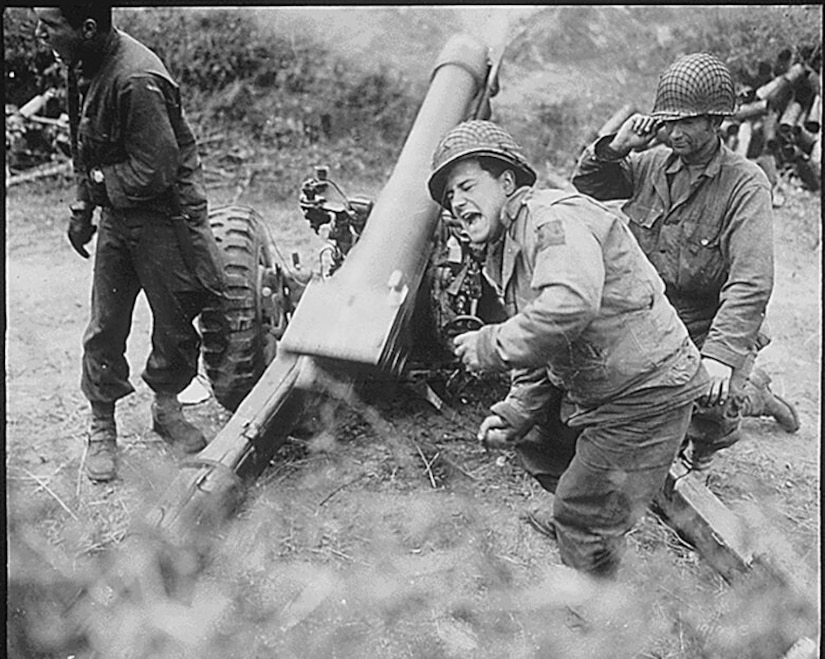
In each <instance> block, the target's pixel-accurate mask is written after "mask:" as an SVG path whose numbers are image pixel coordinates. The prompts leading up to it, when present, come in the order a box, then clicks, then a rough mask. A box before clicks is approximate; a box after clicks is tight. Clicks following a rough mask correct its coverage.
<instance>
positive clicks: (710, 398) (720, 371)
mask: <svg viewBox="0 0 825 659" xmlns="http://www.w3.org/2000/svg"><path fill="white" fill-rule="evenodd" d="M702 366H704V367H705V370H706V371H707V372H708V375H709V376H710V386H709V387H708V390H707V393H705V394H704V395H702V397H701V398H699V402H700V403H701V404H702V405H704V406H706V407H711V406H713V405H724V404H725V403H726V402H727V400H728V396H729V395H730V379H731V376H733V369H732V368H731V367H730V366H728V365H727V364H723V363H722V362H720V361H716V360H715V359H711V358H710V357H702Z"/></svg>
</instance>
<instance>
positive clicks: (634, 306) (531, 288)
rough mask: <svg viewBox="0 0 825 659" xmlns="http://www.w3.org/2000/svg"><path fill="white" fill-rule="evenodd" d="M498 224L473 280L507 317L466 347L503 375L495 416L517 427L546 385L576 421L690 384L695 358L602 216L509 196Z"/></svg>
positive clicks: (566, 199) (588, 204) (664, 303)
mask: <svg viewBox="0 0 825 659" xmlns="http://www.w3.org/2000/svg"><path fill="white" fill-rule="evenodd" d="M502 221H503V224H504V226H505V227H506V230H505V232H504V235H503V237H502V238H501V240H499V241H498V242H497V243H496V244H495V245H493V246H491V247H490V249H489V250H488V254H487V257H486V262H485V266H484V274H485V276H486V277H487V278H488V280H489V281H490V283H491V284H492V285H493V287H494V288H495V289H496V290H497V292H498V294H499V295H500V296H501V298H502V299H503V302H504V305H505V307H506V309H507V313H508V316H509V318H508V320H507V321H506V322H504V323H501V324H496V325H487V326H485V327H483V328H482V329H481V330H480V337H479V344H478V351H479V359H480V361H481V364H482V366H483V367H486V368H493V369H499V370H503V369H511V370H512V373H513V375H512V387H511V391H510V394H509V395H508V398H507V400H506V401H504V403H503V404H499V405H497V406H494V408H493V409H494V411H495V412H496V413H498V414H500V415H501V416H503V417H505V418H507V419H508V420H509V421H510V422H511V423H512V424H513V425H516V426H523V425H524V424H525V423H526V422H527V421H529V420H535V419H536V418H537V416H538V415H539V413H540V410H541V408H542V406H543V404H544V402H545V401H546V398H547V395H548V387H549V386H557V387H560V388H562V389H564V390H565V391H566V392H567V396H568V398H569V400H570V401H571V402H573V403H575V404H576V405H577V406H578V407H580V408H582V409H585V410H587V409H594V408H597V407H598V406H600V405H604V404H605V403H608V402H610V401H611V400H614V399H616V398H618V397H621V396H625V395H627V394H629V393H632V392H634V391H638V390H640V389H642V388H645V387H650V388H652V387H669V386H680V385H684V384H685V383H687V382H688V381H690V380H691V379H692V378H693V376H694V375H696V373H697V371H698V370H699V368H700V358H699V353H698V350H697V349H696V347H695V346H694V345H693V343H692V342H691V341H690V339H689V337H688V333H687V330H686V329H685V326H684V325H683V323H682V322H681V321H680V320H679V317H678V316H677V314H676V312H675V310H674V309H673V307H672V306H671V305H670V303H669V302H668V300H667V298H666V297H665V295H664V285H663V283H662V280H661V278H660V277H659V275H658V274H657V273H656V270H655V269H654V268H653V266H652V265H651V264H650V262H649V261H648V260H647V259H646V258H645V256H644V254H643V253H642V251H641V249H640V248H639V246H638V244H637V243H636V240H635V239H634V238H633V235H632V234H631V233H630V231H629V230H628V228H627V226H626V225H625V223H624V222H623V221H622V220H621V219H620V218H619V217H617V216H616V215H615V214H614V213H612V212H611V211H609V210H608V209H607V208H606V207H604V206H603V205H602V204H600V203H599V202H597V201H595V200H593V199H590V198H588V197H586V196H584V195H580V194H577V193H570V192H561V191H556V190H544V191H536V190H534V189H531V188H521V189H519V190H518V191H517V192H516V193H515V194H514V195H513V196H512V197H511V198H510V199H509V200H508V202H507V204H506V206H505V208H504V209H503V211H502ZM537 369H539V370H537Z"/></svg>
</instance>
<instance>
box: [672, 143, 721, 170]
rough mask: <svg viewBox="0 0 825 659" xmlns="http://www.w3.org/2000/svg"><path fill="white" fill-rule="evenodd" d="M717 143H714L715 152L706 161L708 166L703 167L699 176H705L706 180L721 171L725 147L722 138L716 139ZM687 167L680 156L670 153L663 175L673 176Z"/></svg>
mask: <svg viewBox="0 0 825 659" xmlns="http://www.w3.org/2000/svg"><path fill="white" fill-rule="evenodd" d="M717 139H718V142H717V143H716V151H714V152H713V156H711V159H710V160H709V161H708V164H707V165H705V167H704V169H703V170H702V173H701V174H700V175H699V176H700V177H701V176H705V177H707V178H713V177H714V176H716V175H717V174H718V173H719V171H720V170H721V169H722V154H723V151H724V149H725V145H724V144H722V138H721V137H719V138H717ZM685 167H687V165H686V164H685V161H684V160H682V158H681V157H680V156H678V155H677V154H676V153H674V152H672V151H671V153H670V156H669V157H668V159H667V166H666V167H665V174H675V173H676V172H678V171H680V170H681V169H684V168H685Z"/></svg>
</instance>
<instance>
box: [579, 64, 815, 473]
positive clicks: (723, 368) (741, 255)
mask: <svg viewBox="0 0 825 659" xmlns="http://www.w3.org/2000/svg"><path fill="white" fill-rule="evenodd" d="M734 109H735V96H734V86H733V79H732V77H731V74H730V71H729V70H728V68H727V67H726V66H725V65H724V64H723V63H722V62H721V61H720V60H719V59H717V58H716V57H714V56H713V55H709V54H705V53H697V54H693V55H687V56H685V57H682V58H680V59H679V60H677V61H676V62H675V63H674V64H672V65H671V66H670V67H669V68H668V69H667V70H666V71H665V72H664V74H663V75H662V76H661V77H660V79H659V85H658V89H657V90H656V100H655V103H654V108H653V112H652V113H651V114H650V116H646V115H641V114H635V115H633V116H631V117H630V118H628V119H627V120H626V121H625V122H624V124H623V125H622V126H621V128H619V131H618V132H617V133H615V134H612V135H607V136H604V137H602V138H600V139H598V140H597V141H596V142H595V143H594V144H592V145H591V146H589V147H588V148H587V149H586V150H585V152H584V154H583V155H582V157H581V158H580V160H579V163H578V165H577V168H576V171H575V173H574V175H573V185H574V186H575V187H576V189H577V190H579V191H580V192H583V193H585V194H588V195H590V196H592V197H594V198H596V199H599V200H602V201H607V200H613V199H627V201H626V202H625V203H624V204H623V206H622V210H623V211H624V213H625V214H626V215H627V216H628V218H629V219H630V222H629V226H630V230H631V231H632V232H633V234H634V235H635V236H636V238H637V240H638V242H639V245H640V246H641V248H642V250H643V251H644V252H645V254H646V255H647V257H648V258H649V259H650V261H651V262H652V263H653V265H654V266H655V267H656V270H657V271H658V272H659V274H660V275H661V277H662V279H663V280H664V282H665V286H666V293H667V296H668V299H669V300H670V301H671V303H672V304H673V306H674V307H675V308H676V310H677V312H678V313H679V316H680V317H681V319H682V320H683V321H684V323H685V325H686V326H687V328H688V331H689V332H690V336H691V338H692V339H693V341H694V342H695V343H696V345H697V346H698V347H699V348H700V350H701V353H702V362H703V363H704V365H705V368H706V369H707V371H708V374H709V375H710V378H711V383H710V386H709V387H708V390H707V391H706V392H705V393H704V396H703V397H702V398H701V399H700V401H699V403H698V404H697V406H696V410H695V413H694V416H693V421H692V423H691V427H690V430H689V431H688V437H689V439H690V444H689V446H688V447H687V448H688V451H687V457H688V458H689V460H690V461H691V463H692V464H693V466H694V468H697V469H703V468H706V467H707V466H708V465H709V463H710V460H711V457H712V456H713V454H714V453H715V452H716V451H718V450H720V449H722V448H726V447H729V446H731V445H733V444H734V443H735V442H737V441H738V440H739V439H740V430H739V425H740V420H741V418H742V417H743V416H773V417H774V418H775V419H776V421H777V422H778V423H779V424H780V426H781V427H782V428H783V429H784V430H786V431H787V432H795V431H796V430H798V428H799V419H798V416H797V413H796V410H795V409H794V408H793V406H792V405H791V404H790V403H788V402H786V401H785V400H783V399H782V398H780V397H779V396H777V395H775V394H774V393H773V392H772V391H771V390H770V388H769V386H768V385H769V383H770V378H769V377H768V375H767V374H766V373H765V372H764V371H762V370H761V369H759V368H754V367H753V365H754V360H755V358H756V354H757V352H758V351H759V350H760V349H761V348H763V347H764V346H766V345H767V344H768V341H769V338H768V336H767V334H766V333H765V332H764V327H763V323H764V319H765V309H766V306H767V304H768V300H769V298H770V295H771V290H772V288H773V226H772V224H773V212H772V207H771V185H770V183H769V181H768V179H767V177H766V176H765V173H764V172H763V171H762V170H761V169H760V168H759V167H758V166H757V165H756V164H754V163H753V162H751V161H749V160H746V159H745V158H744V157H742V156H739V155H737V154H735V153H733V152H732V151H731V150H730V149H728V148H727V147H726V146H725V145H724V144H722V140H721V138H720V137H719V135H718V132H717V131H718V128H719V126H720V124H721V122H722V118H723V117H724V116H727V115H731V114H732V113H733V111H734ZM662 125H664V129H665V131H666V133H667V136H668V144H669V147H670V148H669V149H666V148H658V149H650V150H646V151H642V152H634V149H640V148H643V147H646V146H648V145H649V144H650V143H651V142H652V140H653V139H654V138H655V136H656V134H657V130H658V129H659V128H660V127H661V126H662Z"/></svg>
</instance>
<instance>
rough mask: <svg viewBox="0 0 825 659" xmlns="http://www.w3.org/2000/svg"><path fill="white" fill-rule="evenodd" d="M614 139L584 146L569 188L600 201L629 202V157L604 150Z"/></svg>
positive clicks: (605, 138) (606, 139) (630, 187)
mask: <svg viewBox="0 0 825 659" xmlns="http://www.w3.org/2000/svg"><path fill="white" fill-rule="evenodd" d="M614 137H615V136H614V135H606V136H604V137H601V138H599V139H598V140H596V141H595V142H594V143H593V144H591V145H590V146H588V147H587V148H586V149H585V150H584V153H582V155H581V157H580V158H579V161H578V163H577V164H576V169H575V171H574V172H573V178H572V183H573V187H575V188H576V190H578V191H579V192H581V193H583V194H586V195H589V196H591V197H593V198H594V199H598V200H600V201H609V200H612V199H630V197H631V196H632V195H633V179H632V171H631V164H630V160H629V157H621V156H618V155H617V154H616V153H615V152H613V150H612V149H610V147H609V146H608V145H609V144H610V142H611V141H612V140H613V138H614Z"/></svg>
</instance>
